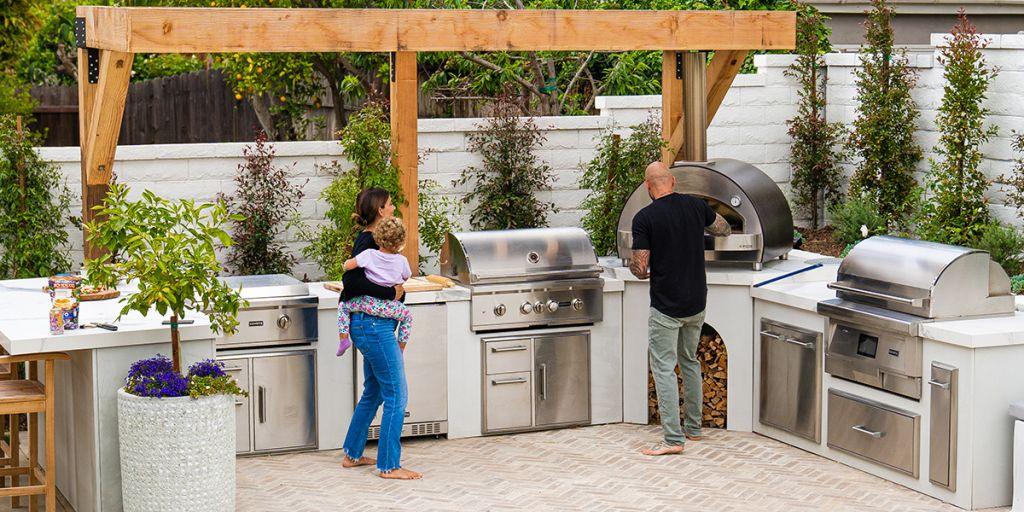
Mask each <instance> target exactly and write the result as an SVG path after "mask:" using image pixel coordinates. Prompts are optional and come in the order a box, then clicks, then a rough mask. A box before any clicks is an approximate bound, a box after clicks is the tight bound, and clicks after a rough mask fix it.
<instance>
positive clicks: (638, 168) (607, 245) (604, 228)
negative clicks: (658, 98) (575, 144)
mask: <svg viewBox="0 0 1024 512" xmlns="http://www.w3.org/2000/svg"><path fill="white" fill-rule="evenodd" d="M631 130H632V132H631V133H630V134H629V136H628V137H626V139H625V140H622V138H621V137H620V136H619V135H617V134H615V133H611V132H608V133H605V134H604V135H602V136H601V141H600V142H599V143H598V145H597V155H596V156H595V157H594V159H593V160H591V161H590V162H589V163H587V164H586V165H585V166H584V167H583V176H582V177H581V178H580V188H584V189H588V190H590V193H589V194H588V195H587V198H586V199H584V200H583V209H584V210H586V212H587V213H586V214H585V215H584V216H583V229H585V230H587V233H589V234H590V240H591V241H592V242H593V244H594V250H595V251H597V253H598V254H602V255H608V254H612V253H614V252H615V250H616V249H617V244H616V232H617V231H618V224H619V213H620V212H622V207H623V206H624V205H625V204H626V200H628V199H629V196H630V194H632V193H633V191H634V190H636V188H637V187H638V186H640V184H641V183H643V181H644V169H645V168H646V167H647V165H648V164H650V163H651V162H653V161H656V160H658V159H659V158H660V155H661V150H662V148H663V147H664V146H665V141H664V140H662V138H661V121H660V120H658V119H657V118H651V119H648V120H647V121H646V122H644V123H641V124H639V125H636V126H632V127H631Z"/></svg>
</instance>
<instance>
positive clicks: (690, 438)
mask: <svg viewBox="0 0 1024 512" xmlns="http://www.w3.org/2000/svg"><path fill="white" fill-rule="evenodd" d="M686 438H687V439H689V440H690V441H703V440H704V436H691V435H689V434H687V435H686Z"/></svg>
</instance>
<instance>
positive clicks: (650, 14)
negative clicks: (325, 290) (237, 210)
mask: <svg viewBox="0 0 1024 512" xmlns="http://www.w3.org/2000/svg"><path fill="white" fill-rule="evenodd" d="M75 33H76V34H75V35H76V38H77V40H78V47H79V48H78V70H79V72H78V77H79V81H78V98H79V132H80V135H81V150H82V217H83V219H85V220H89V219H92V218H93V211H92V207H93V206H95V205H97V204H100V203H101V202H102V201H103V199H104V198H105V197H106V193H107V190H108V187H109V182H110V178H111V175H112V172H113V163H114V152H115V150H116V147H117V137H118V132H119V131H120V126H121V119H122V116H123V114H124V107H125V99H126V97H127V93H128V82H129V79H130V77H131V67H132V60H133V57H134V55H135V54H136V53H222V52H390V53H391V137H392V149H393V151H394V153H395V155H394V159H395V163H396V165H397V167H398V168H399V170H400V172H401V185H402V188H403V190H404V191H405V197H406V201H407V203H406V204H405V205H404V206H403V208H402V218H403V221H404V222H405V225H406V229H407V231H408V233H409V241H408V243H407V244H406V248H407V249H406V253H407V254H406V255H407V256H408V257H409V258H410V261H417V260H416V258H417V255H418V247H419V236H418V230H417V225H418V221H417V220H418V219H417V211H418V204H417V202H418V201H417V194H416V191H417V189H418V183H419V182H418V170H417V163H418V154H417V147H416V113H417V105H416V99H417V87H418V82H417V74H416V55H417V53H418V52H432V51H551V50H562V51H564V50H580V51H587V50H593V51H630V50H660V51H662V52H663V57H662V134H663V137H664V138H665V139H666V140H667V141H669V149H668V150H667V151H666V153H665V155H664V159H665V160H666V161H671V160H675V159H676V157H677V156H678V155H680V153H681V152H682V151H683V150H684V146H685V145H686V144H691V145H696V144H702V143H703V129H701V130H699V131H700V132H701V133H700V134H697V133H693V132H696V131H698V130H696V129H694V128H692V127H691V129H690V132H691V133H689V134H687V133H686V131H687V130H686V128H685V126H684V119H683V104H684V94H685V95H687V96H688V97H687V98H686V100H687V102H688V103H690V104H693V102H706V103H705V104H704V105H702V106H706V109H707V116H706V120H707V123H710V122H711V119H712V118H713V117H714V114H715V112H716V111H717V109H718V107H719V106H720V105H721V103H722V100H723V98H724V97H725V94H726V92H727V91H728V90H729V87H730V85H732V82H733V79H734V78H735V76H736V73H738V72H739V69H740V66H741V65H742V64H743V61H744V59H745V58H746V56H747V53H748V52H749V51H751V50H783V49H792V48H793V47H794V46H795V40H796V35H795V34H796V14H795V13H794V12H788V11H587V10H429V9H424V10H420V9H245V8H147V7H136V8H131V7H97V6H80V7H78V8H77V18H76V20H75ZM691 51H714V52H715V54H714V57H713V58H712V60H711V63H710V65H708V66H707V69H705V68H704V63H703V60H701V61H699V68H695V67H694V64H693V62H698V61H696V60H695V59H694V55H693V54H691V53H690V52H691ZM701 56H702V55H701ZM684 61H685V62H686V63H688V65H684ZM684 68H686V69H688V70H689V72H690V73H691V74H693V72H694V71H695V70H696V71H697V73H699V74H700V75H701V76H700V77H699V79H700V80H701V82H702V84H703V83H704V80H705V75H704V73H706V84H707V85H706V95H705V98H697V97H693V96H694V94H693V93H691V91H692V90H694V89H696V90H698V91H705V88H704V87H700V88H689V87H684V81H683V79H684ZM684 89H685V92H684ZM705 128H706V126H705ZM688 135H689V136H688ZM697 135H699V137H696V138H694V136H697ZM85 252H86V256H87V257H93V256H95V255H96V254H97V253H96V248H93V247H90V246H89V244H88V242H86V245H85Z"/></svg>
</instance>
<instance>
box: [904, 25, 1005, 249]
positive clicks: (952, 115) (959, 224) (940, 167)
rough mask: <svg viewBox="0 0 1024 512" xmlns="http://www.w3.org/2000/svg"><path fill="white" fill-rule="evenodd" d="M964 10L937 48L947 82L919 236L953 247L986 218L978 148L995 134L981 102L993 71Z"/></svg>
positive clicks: (971, 236) (972, 236) (970, 239)
mask: <svg viewBox="0 0 1024 512" xmlns="http://www.w3.org/2000/svg"><path fill="white" fill-rule="evenodd" d="M986 46H987V45H986V43H985V42H984V41H982V39H981V36H980V35H979V34H978V31H977V29H976V28H975V26H974V25H973V24H972V23H971V22H970V20H968V19H967V14H966V13H965V12H964V10H963V8H961V9H960V12H959V14H958V22H957V24H956V25H955V26H954V27H953V34H952V37H951V38H950V39H949V41H948V42H947V45H946V46H944V47H942V48H941V49H940V50H939V51H940V55H939V62H940V63H942V65H943V66H944V67H945V71H944V75H945V79H946V85H945V86H944V88H943V95H942V105H941V106H940V107H939V113H938V116H936V119H935V123H936V124H937V125H938V126H939V130H940V132H941V133H942V136H941V137H940V138H939V146H938V147H937V148H936V149H935V152H936V153H937V154H938V155H939V158H936V159H932V161H931V176H930V179H929V183H928V189H929V191H930V192H931V197H929V198H928V200H927V202H926V203H925V204H924V205H923V206H922V210H923V211H922V213H923V215H922V218H923V220H924V222H923V223H922V225H921V226H920V227H919V229H918V235H920V236H921V237H922V238H925V239H928V240H934V241H937V242H943V243H947V244H953V245H971V244H973V243H975V242H976V241H978V239H979V238H980V237H981V235H982V233H983V231H984V230H985V226H986V225H988V224H989V223H990V222H991V216H990V215H989V211H988V203H987V202H986V200H985V191H986V189H987V188H988V185H989V180H988V178H987V177H985V174H984V173H983V172H981V169H979V164H981V158H982V154H981V146H982V145H983V144H984V143H986V142H988V140H989V138H990V137H992V136H993V135H995V134H996V127H995V126H988V127H986V126H985V118H986V117H987V116H988V114H989V109H987V108H985V107H984V106H983V102H984V101H985V97H986V93H987V92H988V86H989V83H990V82H991V81H992V79H993V78H994V77H995V76H996V71H995V70H994V69H992V68H990V67H989V66H988V64H987V63H986V61H985V57H984V55H982V50H983V49H984V48H985V47H986Z"/></svg>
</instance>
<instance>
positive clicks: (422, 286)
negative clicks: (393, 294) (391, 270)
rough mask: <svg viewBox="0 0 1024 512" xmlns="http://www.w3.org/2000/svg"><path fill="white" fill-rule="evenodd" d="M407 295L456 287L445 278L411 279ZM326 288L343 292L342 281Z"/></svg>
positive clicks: (329, 284) (406, 288) (334, 282)
mask: <svg viewBox="0 0 1024 512" xmlns="http://www.w3.org/2000/svg"><path fill="white" fill-rule="evenodd" d="M403 286H404V288H405V293H413V292H436V291H441V290H444V289H445V288H451V287H452V286H455V282H454V281H452V280H451V279H448V278H447V277H444V276H438V275H429V276H418V277H413V278H410V279H409V280H408V281H406V282H405V284H404V285H403ZM324 288H327V289H328V290H331V291H333V292H339V293H340V292H341V289H342V285H341V281H327V282H326V283H324Z"/></svg>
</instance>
